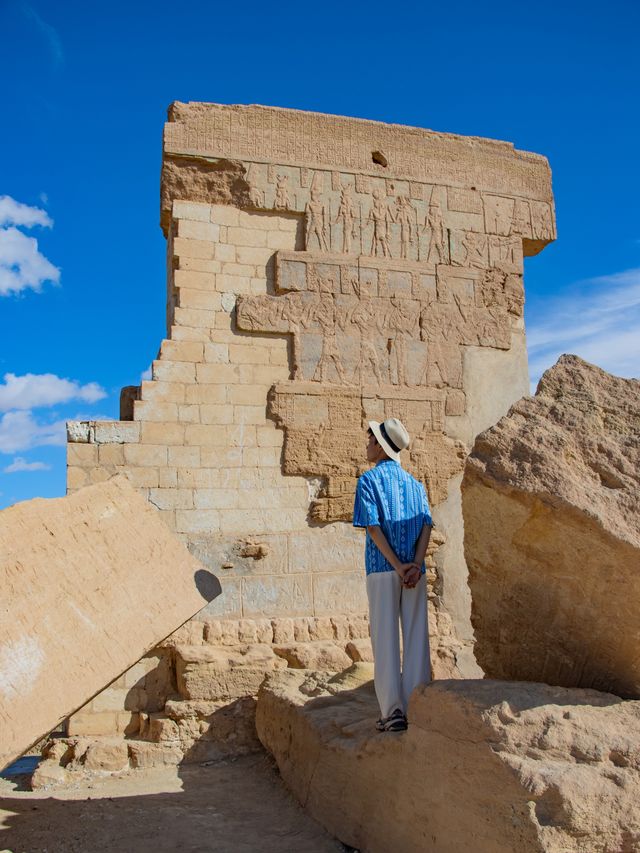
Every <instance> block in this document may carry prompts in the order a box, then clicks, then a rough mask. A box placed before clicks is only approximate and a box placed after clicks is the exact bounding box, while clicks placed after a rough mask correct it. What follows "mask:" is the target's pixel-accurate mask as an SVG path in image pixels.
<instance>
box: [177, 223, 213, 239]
mask: <svg viewBox="0 0 640 853" xmlns="http://www.w3.org/2000/svg"><path fill="white" fill-rule="evenodd" d="M177 236H178V237H182V238H184V239H186V240H204V241H208V240H210V241H212V242H214V243H215V242H217V241H218V240H219V239H220V226H219V225H216V224H214V223H213V222H206V221H204V222H203V221H201V220H195V219H194V220H190V219H178V234H177Z"/></svg>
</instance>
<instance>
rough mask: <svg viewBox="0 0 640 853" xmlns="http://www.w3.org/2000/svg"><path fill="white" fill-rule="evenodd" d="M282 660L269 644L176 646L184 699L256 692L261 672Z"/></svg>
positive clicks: (262, 674) (236, 696) (280, 663)
mask: <svg viewBox="0 0 640 853" xmlns="http://www.w3.org/2000/svg"><path fill="white" fill-rule="evenodd" d="M282 666H286V664H285V662H284V661H283V660H282V659H280V658H278V657H276V656H275V655H274V653H273V651H272V649H271V647H270V646H266V645H258V644H256V645H248V646H236V647H234V648H230V647H216V646H178V648H176V676H177V680H178V691H179V693H180V695H181V696H183V697H184V698H185V699H209V700H218V701H219V700H221V699H237V698H239V697H241V696H252V695H254V694H256V693H257V692H258V687H259V686H260V684H261V682H262V680H263V678H264V676H265V674H266V673H267V672H270V671H272V670H274V669H277V668H279V667H282Z"/></svg>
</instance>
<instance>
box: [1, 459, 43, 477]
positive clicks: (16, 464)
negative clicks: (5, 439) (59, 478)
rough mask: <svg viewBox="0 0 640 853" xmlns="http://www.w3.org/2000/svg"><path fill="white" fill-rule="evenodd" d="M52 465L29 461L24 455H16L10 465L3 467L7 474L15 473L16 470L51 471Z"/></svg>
mask: <svg viewBox="0 0 640 853" xmlns="http://www.w3.org/2000/svg"><path fill="white" fill-rule="evenodd" d="M49 470H51V465H47V464H46V463H45V462H27V460H26V459H24V458H23V457H22V456H16V458H15V459H14V460H13V462H12V463H11V464H10V465H7V467H6V468H4V469H3V471H4V473H5V474H15V473H16V471H49Z"/></svg>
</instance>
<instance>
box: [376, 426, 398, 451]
mask: <svg viewBox="0 0 640 853" xmlns="http://www.w3.org/2000/svg"><path fill="white" fill-rule="evenodd" d="M380 435H381V436H382V437H383V438H384V440H385V441H386V442H387V444H388V445H389V447H390V448H391V449H392V450H394V451H395V452H396V453H400V450H401V448H400V447H398V445H397V444H395V443H394V442H393V441H391V439H390V438H389V433H388V432H387V431H386V429H385V428H384V424H380Z"/></svg>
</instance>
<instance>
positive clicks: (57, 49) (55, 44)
mask: <svg viewBox="0 0 640 853" xmlns="http://www.w3.org/2000/svg"><path fill="white" fill-rule="evenodd" d="M20 9H21V10H22V12H23V14H24V15H25V16H26V17H27V18H28V19H29V20H30V21H33V23H34V24H35V25H36V27H37V28H38V30H40V32H41V33H42V35H43V36H44V38H45V40H46V42H47V46H48V48H49V50H50V52H51V59H52V60H53V64H54V66H55V67H56V68H58V67H60V66H61V65H62V64H63V63H64V51H63V49H62V42H61V40H60V36H59V35H58V31H57V30H56V29H55V27H52V26H51V24H49V23H47V21H45V20H44V18H42V17H41V16H40V15H39V14H38V12H36V10H35V9H34V8H33V6H31V5H30V4H29V3H25V2H24V0H22V2H21V3H20Z"/></svg>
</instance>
